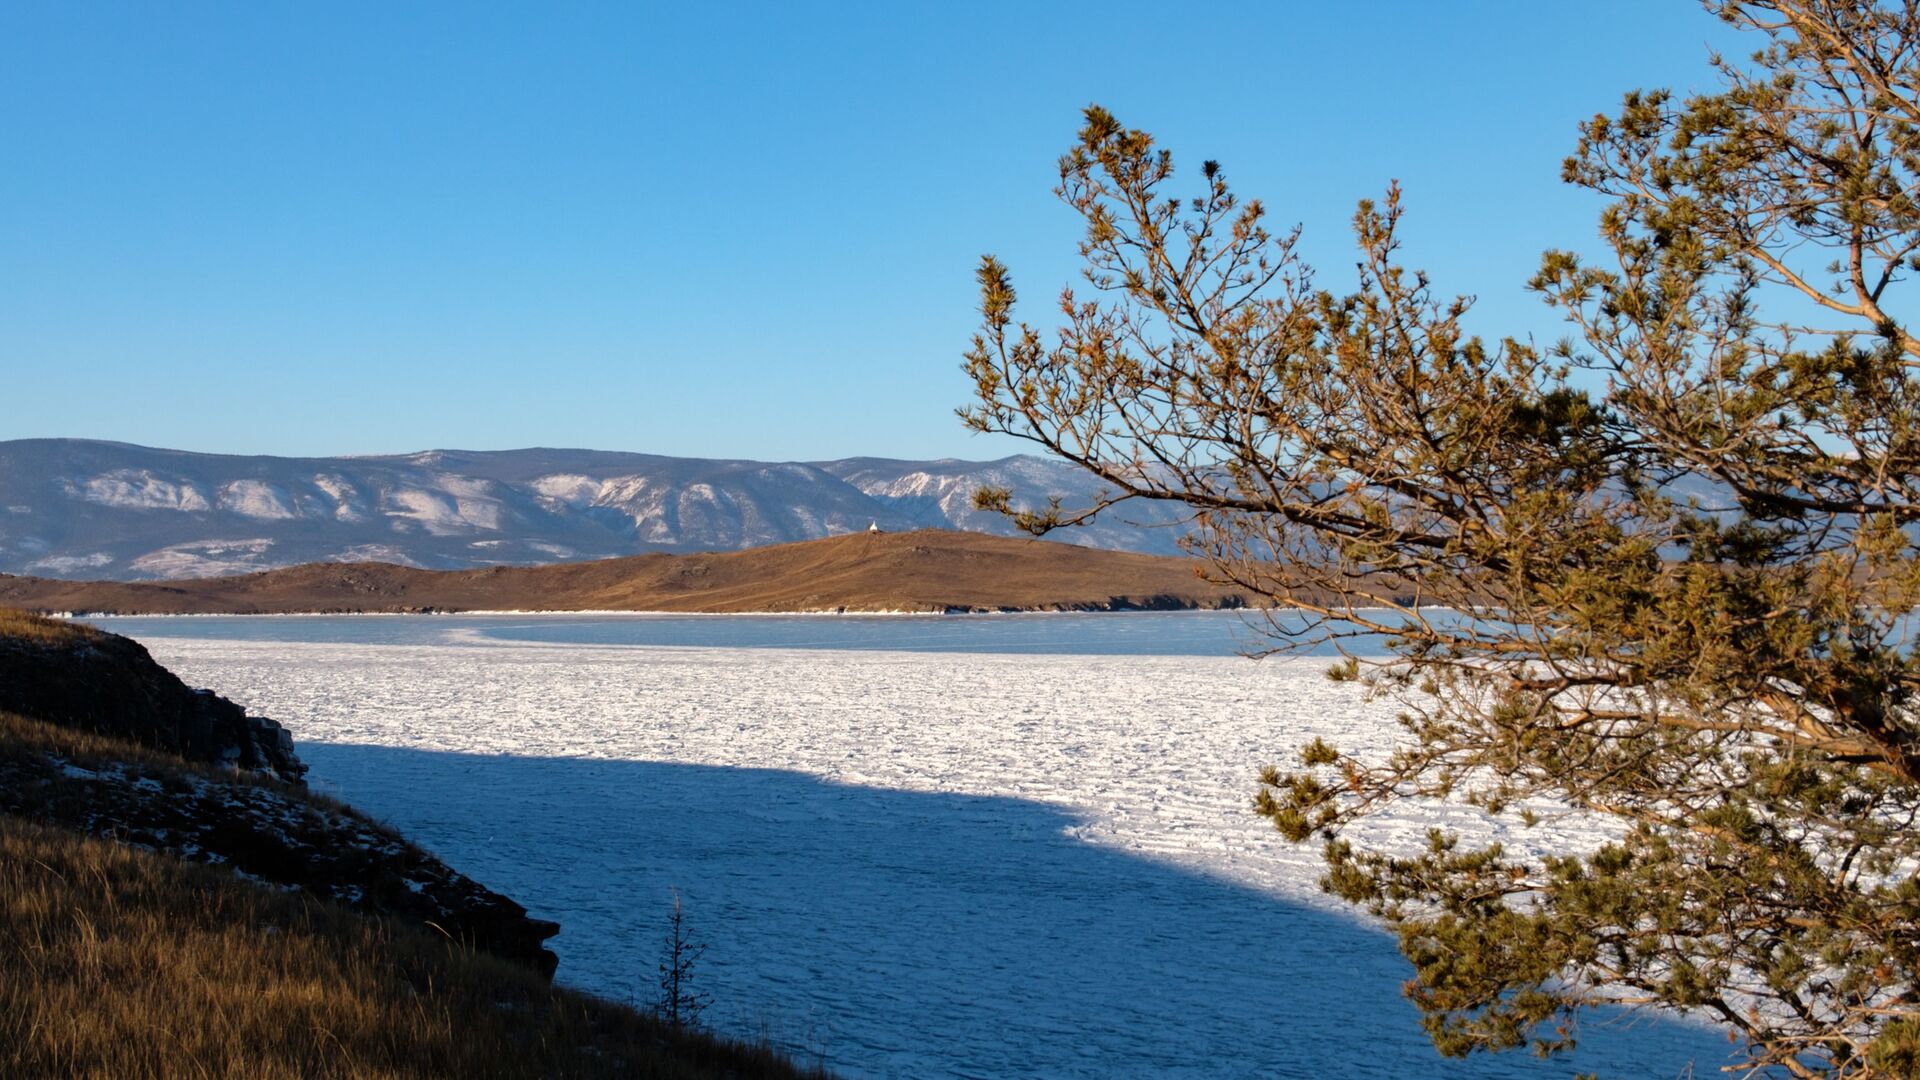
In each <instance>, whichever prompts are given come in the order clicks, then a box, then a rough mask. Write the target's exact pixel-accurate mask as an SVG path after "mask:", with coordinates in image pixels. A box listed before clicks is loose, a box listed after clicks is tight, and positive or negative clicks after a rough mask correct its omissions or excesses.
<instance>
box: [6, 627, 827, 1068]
mask: <svg viewBox="0 0 1920 1080" xmlns="http://www.w3.org/2000/svg"><path fill="white" fill-rule="evenodd" d="M93 633H94V632H93V631H90V630H87V629H84V628H74V627H69V626H66V625H65V624H60V623H52V622H48V621H46V620H40V619H35V618H31V617H23V616H20V615H18V614H15V613H8V612H0V634H8V635H12V636H15V637H16V638H19V637H27V638H32V639H34V640H37V641H40V642H42V643H45V644H49V645H60V644H70V643H72V642H75V641H86V640H89V637H90V635H92V634H93ZM49 766H51V768H50V767H49ZM107 771H117V772H118V773H120V774H123V775H124V776H125V777H126V778H129V779H130V780H131V782H133V783H134V784H136V785H138V786H140V789H141V790H144V791H148V792H151V793H155V794H156V795H157V794H158V793H161V792H175V793H178V794H180V795H181V796H185V795H186V794H188V793H190V792H192V791H194V790H196V789H199V788H205V787H206V786H207V785H208V784H211V783H218V784H220V785H226V786H229V787H231V786H234V785H242V784H247V783H250V782H249V781H247V780H245V779H243V778H241V777H237V776H236V775H234V774H232V773H227V772H221V771H220V770H216V769H211V768H208V767H206V766H201V765H195V764H192V763H189V762H187V761H184V760H182V759H180V758H178V757H176V756H174V755H172V754H169V753H167V752H165V751H162V750H156V749H153V748H151V747H141V746H137V745H135V744H133V743H130V742H127V741H124V740H122V739H118V738H114V737H112V736H109V735H102V734H99V733H95V732H86V731H76V730H73V729H71V728H65V727H60V726H57V725H53V724H49V723H46V722H43V721H40V720H36V719H32V718H28V717H21V716H16V715H13V714H5V713H0V773H5V774H6V775H9V776H13V777H14V781H13V782H10V786H9V790H7V791H6V792H4V795H5V798H4V799H0V805H13V806H15V807H16V808H17V809H18V810H19V811H20V813H17V814H15V813H0V1076H8V1077H12V1076H22V1077H26V1076H34V1077H38V1076H75V1077H82V1076H84V1077H102V1078H105V1077H115V1078H118V1077H129V1078H132V1077H165V1078H176V1077H178V1078H185V1077H235V1078H239V1077H248V1078H253V1077H296V1076H316V1077H329V1076H339V1077H349V1076H351V1077H416V1076H418V1077H427V1076H434V1077H467V1076H475V1077H495V1076H497V1077H517V1076H567V1077H572V1076H581V1077H596V1076H660V1077H727V1076H731V1077H749V1076H776V1077H784V1076H793V1075H798V1070H796V1069H795V1068H794V1067H793V1066H792V1065H790V1064H789V1063H787V1062H786V1061H784V1060H783V1059H781V1058H780V1057H779V1056H777V1055H775V1054H772V1053H770V1052H767V1051H765V1050H763V1049H759V1048H755V1047H751V1046H746V1045H742V1044H737V1043H731V1042H727V1041H724V1040H717V1039H712V1038H709V1037H705V1036H702V1035H698V1034H692V1033H683V1032H675V1031H673V1030H671V1029H669V1028H667V1027H666V1026H665V1025H663V1024H661V1023H660V1022H659V1021H657V1020H655V1019H653V1018H652V1017H650V1016H647V1015H644V1014H641V1013H638V1012H636V1011H634V1010H632V1009H629V1008H626V1007H623V1006H621V1005H618V1004H615V1003H611V1002H606V1001H601V1000H597V999H594V998H591V997H588V996H586V995H582V994H578V993H573V992H570V991H566V990H563V989H557V988H555V987H553V986H551V985H549V984H548V983H547V981H546V980H545V979H544V978H542V977H541V976H540V975H539V974H538V973H536V972H535V971H533V970H531V969H529V968H527V967H524V966H521V965H516V964H512V963H508V962H506V961H504V960H500V959H497V958H495V957H492V956H489V955H486V954H483V953H478V952H475V951H473V950H470V949H466V948H463V947H460V946H458V945H455V944H454V943H452V942H451V941H449V940H447V939H446V938H444V937H442V936H440V935H438V934H436V933H434V932H433V931H432V930H430V929H428V928H424V927H420V926H416V925H408V924H405V923H402V922H397V921H394V920H392V919H385V918H376V917H370V916H367V915H363V914H358V913H355V912H353V911H350V910H348V909H347V908H345V907H342V906H339V905H337V904H335V903H332V902H330V901H327V900H323V899H319V898H318V897H316V896H315V895H314V894H313V893H312V892H308V891H298V890H295V891H289V890H284V889H278V888H271V887H267V886H264V885H261V884H256V883H254V882H253V881H250V880H248V879H246V878H243V877H241V876H238V875H236V874H235V873H234V872H233V871H232V870H231V869H229V868H227V867H224V866H206V865H200V864H197V863H190V862H187V861H184V860H182V859H180V858H176V857H173V856H171V855H169V854H166V853H165V852H164V851H158V850H146V849H143V848H142V847H135V846H130V845H129V844H128V843H123V842H119V841H118V840H115V839H103V838H101V837H99V836H92V835H87V834H86V833H85V832H83V831H81V830H80V829H79V828H74V827H59V826H57V825H54V824H49V823H48V822H57V821H66V822H69V823H73V822H75V821H76V815H75V814H74V813H72V812H71V811H72V810H73V809H74V808H75V807H76V806H78V807H87V806H91V807H92V808H93V809H94V810H96V811H99V812H101V813H104V812H105V803H103V802H102V801H101V800H102V797H103V792H102V791H101V789H100V788H99V787H98V784H99V781H98V779H95V778H89V777H93V776H97V775H98V774H100V773H103V772H107ZM28 777H31V778H33V779H32V782H31V783H29V782H27V781H26V779H25V778H28ZM260 789H261V790H260V794H261V795H262V796H263V797H265V796H268V795H271V796H272V797H273V798H277V799H282V800H286V799H293V798H298V799H301V800H304V802H305V803H307V804H310V808H311V811H312V812H313V814H314V815H316V816H320V817H325V816H332V817H339V816H341V815H345V814H350V813H351V811H349V810H347V808H345V807H342V806H341V805H340V804H338V803H335V802H333V801H332V800H328V799H324V798H321V797H318V796H312V795H309V794H307V793H305V792H302V791H299V790H298V789H297V788H293V787H290V786H287V785H281V784H275V783H272V782H263V783H261V784H260ZM112 831H114V832H115V833H116V834H117V835H118V836H119V837H120V838H121V839H124V840H132V841H135V842H138V843H144V844H147V845H148V846H150V847H161V846H164V842H165V838H164V837H162V836H160V835H157V834H158V833H159V832H160V831H161V830H158V829H157V828H156V829H154V830H152V831H151V833H150V832H148V831H146V830H140V829H134V830H128V829H126V828H124V827H123V826H120V825H115V826H113V830H112ZM176 833H177V830H176ZM175 839H176V840H177V839H178V837H177V835H176V836H175ZM394 839H395V840H396V841H398V838H397V837H395V838H394ZM636 974H637V976H638V977H640V978H641V980H642V981H644V976H645V975H646V974H647V973H644V972H642V973H636Z"/></svg>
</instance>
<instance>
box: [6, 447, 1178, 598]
mask: <svg viewBox="0 0 1920 1080" xmlns="http://www.w3.org/2000/svg"><path fill="white" fill-rule="evenodd" d="M983 486H1004V487H1008V488H1011V489H1012V490H1013V492H1014V494H1015V498H1016V501H1024V502H1030V503H1039V502H1042V501H1044V500H1045V499H1046V498H1047V497H1048V496H1052V495H1059V496H1063V497H1065V498H1066V500H1067V501H1068V502H1069V503H1073V502H1075V501H1079V500H1085V499H1086V498H1087V497H1088V496H1090V495H1091V494H1092V493H1093V492H1094V491H1096V490H1098V488H1099V486H1100V485H1099V483H1098V481H1097V480H1095V479H1094V478H1092V477H1090V476H1088V475H1087V474H1085V473H1084V472H1082V471H1081V470H1079V469H1077V468H1075V467H1074V466H1071V465H1068V464H1066V463H1064V462H1057V461H1051V460H1048V459H1045V458H1039V457H1032V456H1025V455H1021V456H1015V457H1009V458H1003V459H1000V460H998V461H962V460H956V459H943V460H937V461H906V460H895V459H890V458H865V457H863V458H847V459H844V460H840V461H821V462H763V461H744V460H727V459H714V458H676V457H665V456H661V455H656V454H638V453H623V452H615V451H601V450H560V449H544V448H536V449H525V450H499V451H465V450H430V451H425V452H422V453H417V454H405V455H397V456H381V457H327V458H286V457H264V456H240V455H227V454H201V453H193V452H189V451H182V450H164V449H156V448H151V447H143V446H134V445H131V444H127V443H114V442H100V441H93V440H85V439H19V440H13V441H0V573H11V574H25V575H36V576H40V577H57V578H71V579H82V578H85V579H118V580H154V579H167V578H185V577H206V576H211V575H220V574H236V573H247V572H251V571H257V570H268V569H274V568H277V567H285V566H293V565H297V564H300V563H308V562H321V561H339V562H365V561H380V562H390V563H397V564H399V565H403V566H413V567H419V568H423V569H441V570H453V569H470V568H477V567H485V566H495V565H525V564H540V563H553V562H570V561H575V560H583V559H601V558H608V557H613V556H620V555H634V554H644V553H648V552H692V551H724V550H738V549H743V548H751V547H759V546H763V545H767V544H779V543H791V542H794V541H799V540H813V539H819V538H822V537H827V536H834V535H840V534H843V533H850V532H858V531H861V530H864V529H866V528H867V527H868V526H869V525H870V524H876V525H878V526H879V527H880V528H881V529H884V530H888V531H905V530H908V529H915V528H929V527H930V528H944V529H962V530H967V531H973V532H984V533H990V534H998V535H1010V534H1011V533H1012V532H1013V530H1012V528H1011V527H1010V526H1009V524H1008V523H1007V522H1006V521H1005V520H1004V519H1003V518H1001V517H999V516H998V515H995V514H988V513H982V512H980V511H977V510H974V509H973V506H972V493H973V491H974V490H975V489H976V488H979V487H983ZM1127 517H1128V518H1130V519H1132V521H1133V522H1139V524H1134V523H1131V522H1125V521H1120V520H1117V519H1116V520H1113V521H1103V522H1099V523H1096V524H1095V525H1092V526H1089V527H1087V528H1083V529H1074V530H1067V531H1064V532H1063V533H1061V534H1059V536H1058V538H1059V539H1063V540H1067V541H1070V542H1073V543H1078V544H1082V545H1085V546H1088V547H1096V548H1105V549H1109V550H1117V551H1132V552H1141V553H1147V554H1173V553H1175V552H1176V551H1177V550H1178V548H1177V544H1176V541H1177V538H1178V537H1179V535H1180V534H1181V530H1180V528H1179V527H1178V522H1179V520H1180V518H1179V514H1178V512H1177V511H1176V510H1175V509H1173V508H1170V507H1146V508H1143V509H1142V510H1139V511H1135V512H1132V513H1129V514H1128V515H1127Z"/></svg>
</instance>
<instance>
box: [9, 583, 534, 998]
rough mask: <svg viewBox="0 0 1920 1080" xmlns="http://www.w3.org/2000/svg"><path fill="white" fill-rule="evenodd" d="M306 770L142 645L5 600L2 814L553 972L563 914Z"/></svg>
mask: <svg viewBox="0 0 1920 1080" xmlns="http://www.w3.org/2000/svg"><path fill="white" fill-rule="evenodd" d="M6 714H12V716H13V717H23V718H25V722H19V721H16V720H14V719H12V717H10V716H8V715H6ZM72 733H85V734H86V735H87V736H99V738H81V737H76V736H75V735H74V734H72ZM136 748H137V749H136ZM142 750H144V751H157V753H156V752H148V753H142V752H139V751H142ZM195 766H198V767H197V768H196V767H195ZM305 772H306V766H305V765H303V764H302V763H301V762H300V759H299V757H298V756H297V755H296V754H295V753H294V747H293V739H292V737H291V736H290V735H289V734H288V733H287V731H286V730H285V729H284V728H282V727H281V726H280V725H279V724H277V723H275V722H274V721H272V720H269V719H267V718H265V717H260V716H248V715H247V712H246V710H245V709H244V708H242V707H241V706H239V705H236V704H234V703H233V702H231V701H228V700H227V699H225V698H223V697H220V696H219V695H218V694H214V693H212V692H211V691H207V690H194V689H191V688H189V687H187V686H186V684H184V683H182V682H181V681H180V679H179V678H178V677H176V676H175V675H174V674H173V673H172V672H170V671H168V670H166V669H165V668H163V667H161V666H160V665H159V664H158V663H157V662H155V661H154V659H153V657H152V656H150V655H149V654H148V653H147V650H146V649H145V648H143V647H141V646H140V645H139V643H137V642H134V641H130V640H128V639H127V638H123V637H120V636H118V635H115V634H108V633H103V632H101V631H98V630H94V629H92V628H90V627H85V626H77V625H73V624H69V623H62V622H56V621H53V620H48V619H40V618H36V617H34V616H26V615H18V614H15V613H12V612H6V611H4V610H0V813H6V814H14V815H18V816H20V817H22V818H26V819H28V820H31V821H36V822H40V823H43V824H48V825H54V826H59V827H63V828H68V829H73V830H76V831H79V832H82V833H85V834H88V835H91V836H101V837H111V838H113V839H115V840H118V841H120V842H122V843H126V844H132V845H135V846H138V847H143V848H147V849H150V850H153V851H160V852H165V853H168V854H172V855H176V856H178V857H180V858H184V859H190V860H193V861H195V862H202V863H211V864H215V865H222V866H229V867H231V868H233V869H234V870H235V871H236V872H238V873H240V874H243V875H245V876H247V877H249V878H251V879H253V880H256V881H259V882H262V883H265V884H268V885H272V886H276V887H279V888H284V889H298V890H301V891H303V892H306V893H310V894H312V895H314V896H318V897H322V898H325V899H328V900H332V901H334V902H336V903H339V904H342V905H344V906H346V907H349V908H353V909H356V910H359V911H362V912H365V913H367V914H371V915H377V916H381V917H386V918H391V919H395V920H399V921H403V922H408V923H412V924H414V925H416V926H424V927H430V928H431V929H432V930H433V931H435V932H438V933H440V934H444V935H445V936H447V937H448V938H450V939H452V940H454V941H456V942H459V943H461V944H463V945H466V946H469V947H472V948H475V949H480V950H483V951H485V952H490V953H493V954H494V955H496V956H500V957H502V958H504V959H507V960H511V961H513V962H515V963H519V964H523V965H525V966H527V967H530V968H532V969H534V970H535V971H537V972H539V973H540V974H541V975H542V976H545V977H547V978H552V976H553V972H554V968H555V966H556V965H557V963H558V958H557V957H556V956H555V955H554V954H553V952H552V951H550V950H548V949H547V948H546V945H545V942H546V940H547V939H548V938H550V937H552V936H553V935H555V934H557V933H559V931H560V927H559V924H557V923H553V922H548V921H545V920H542V919H534V918H530V917H528V914H527V910H526V908H524V907H522V906H520V905H519V904H517V903H515V902H514V901H512V900H510V899H508V898H507V897H505V896H502V895H500V894H499V893H496V892H494V891H493V890H491V889H488V888H486V887H485V886H483V885H481V884H480V883H479V882H476V881H474V880H473V879H472V878H469V877H467V876H465V875H464V874H461V873H459V872H458V871H455V870H454V869H453V868H451V867H449V866H448V865H447V864H445V863H444V862H441V861H440V860H439V859H438V858H435V857H434V856H433V855H431V854H429V853H427V852H426V851H423V850H422V849H420V848H419V847H417V846H415V845H413V844H411V843H409V842H407V840H406V839H405V838H404V837H402V836H401V835H400V834H398V833H397V832H395V831H393V830H392V829H390V828H387V827H385V826H383V825H380V824H378V823H376V822H374V821H372V820H370V819H368V818H367V817H365V816H364V815H362V814H360V813H358V812H356V811H354V810H353V809H352V808H350V807H347V806H344V805H341V804H340V803H337V802H335V801H333V800H331V799H327V798H324V797H321V796H316V795H312V794H310V793H308V792H307V791H306V790H305V785H304V784H303V783H302V781H301V777H302V774H304V773H305ZM273 781H278V782H273Z"/></svg>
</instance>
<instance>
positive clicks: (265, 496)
mask: <svg viewBox="0 0 1920 1080" xmlns="http://www.w3.org/2000/svg"><path fill="white" fill-rule="evenodd" d="M220 509H222V510H229V511H232V512H233V513H236V514H241V515H244V516H246V517H250V518H259V519H261V520H263V521H285V520H288V519H289V518H294V517H298V516H299V515H297V514H295V513H294V511H293V507H292V506H290V505H289V500H288V497H287V493H286V492H285V491H284V490H282V489H281V488H280V487H278V486H277V485H274V484H269V483H267V482H266V481H264V480H235V481H233V482H232V483H229V484H225V485H222V486H221V488H220Z"/></svg>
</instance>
